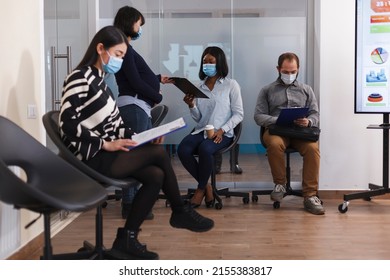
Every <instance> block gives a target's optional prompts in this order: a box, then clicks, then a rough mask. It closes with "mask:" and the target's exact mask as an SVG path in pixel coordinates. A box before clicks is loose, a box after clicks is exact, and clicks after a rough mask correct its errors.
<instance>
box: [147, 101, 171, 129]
mask: <svg viewBox="0 0 390 280" xmlns="http://www.w3.org/2000/svg"><path fill="white" fill-rule="evenodd" d="M150 114H151V116H152V126H153V127H157V126H159V125H160V124H161V122H162V121H163V120H164V118H165V117H166V115H167V114H168V106H167V105H163V104H159V105H156V106H154V107H153V108H152V110H151V111H150Z"/></svg>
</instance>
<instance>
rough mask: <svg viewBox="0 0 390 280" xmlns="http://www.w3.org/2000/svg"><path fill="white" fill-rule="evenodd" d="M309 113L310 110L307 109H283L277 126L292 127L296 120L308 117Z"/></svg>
mask: <svg viewBox="0 0 390 280" xmlns="http://www.w3.org/2000/svg"><path fill="white" fill-rule="evenodd" d="M308 112H309V108H307V107H291V108H282V111H280V114H279V117H278V119H277V120H276V124H277V125H284V126H287V125H292V124H293V123H294V120H296V119H299V118H304V117H306V116H307V113H308Z"/></svg>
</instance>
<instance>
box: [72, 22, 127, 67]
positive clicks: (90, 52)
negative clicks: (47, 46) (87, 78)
mask: <svg viewBox="0 0 390 280" xmlns="http://www.w3.org/2000/svg"><path fill="white" fill-rule="evenodd" d="M99 43H102V44H103V46H104V48H105V49H106V50H108V49H109V48H111V47H113V46H115V45H119V44H122V43H125V44H127V38H126V36H125V34H123V32H122V31H120V30H119V29H118V28H116V27H114V26H106V27H103V28H102V29H100V30H99V31H98V32H97V33H96V34H95V36H94V37H93V39H92V41H91V43H90V44H89V46H88V49H87V51H86V52H85V54H84V57H83V59H82V60H81V61H80V63H79V65H77V67H76V69H80V68H82V67H84V66H91V65H94V64H95V63H96V61H97V60H98V58H99V54H98V53H97V51H96V46H97V45H98V44H99Z"/></svg>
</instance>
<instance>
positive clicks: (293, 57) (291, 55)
mask: <svg viewBox="0 0 390 280" xmlns="http://www.w3.org/2000/svg"><path fill="white" fill-rule="evenodd" d="M285 60H288V61H292V60H295V61H296V62H297V66H298V69H299V58H298V56H297V55H296V54H295V53H292V52H286V53H283V54H281V55H280V56H279V59H278V67H279V68H280V67H282V64H283V62H284V61H285Z"/></svg>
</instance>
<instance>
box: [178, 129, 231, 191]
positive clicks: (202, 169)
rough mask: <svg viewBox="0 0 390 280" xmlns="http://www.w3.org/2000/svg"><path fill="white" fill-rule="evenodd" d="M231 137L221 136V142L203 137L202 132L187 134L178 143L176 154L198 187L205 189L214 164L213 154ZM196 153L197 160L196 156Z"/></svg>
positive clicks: (229, 140)
mask: <svg viewBox="0 0 390 280" xmlns="http://www.w3.org/2000/svg"><path fill="white" fill-rule="evenodd" d="M232 141H233V138H229V137H226V136H223V138H222V142H221V143H218V144H217V143H214V141H213V140H212V139H207V138H206V139H205V138H204V136H203V133H198V134H196V135H191V134H189V135H187V136H186V137H184V139H183V140H182V141H181V143H180V144H179V147H178V149H177V154H178V156H179V159H180V161H181V163H182V165H183V166H184V168H185V169H186V170H187V171H188V173H190V174H191V176H192V177H194V179H195V180H196V181H197V182H198V188H200V189H205V187H206V185H207V183H208V181H209V178H210V176H211V171H212V168H213V164H214V156H213V154H214V153H215V152H216V151H218V150H220V149H222V148H225V147H227V146H229V145H230V143H231V142H232ZM195 155H198V160H197V159H196V156H195Z"/></svg>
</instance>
